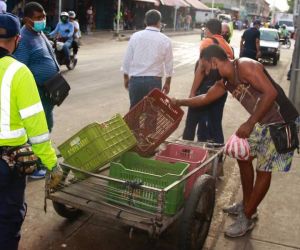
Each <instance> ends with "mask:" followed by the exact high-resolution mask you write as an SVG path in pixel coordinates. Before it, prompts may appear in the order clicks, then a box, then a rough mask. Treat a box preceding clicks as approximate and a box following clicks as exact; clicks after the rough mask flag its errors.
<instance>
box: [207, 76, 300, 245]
mask: <svg viewBox="0 0 300 250" xmlns="http://www.w3.org/2000/svg"><path fill="white" fill-rule="evenodd" d="M280 84H281V86H282V87H283V89H284V90H285V91H286V93H287V90H288V88H289V82H288V81H287V80H286V74H284V75H283V76H282V81H281V83H280ZM299 166H300V155H299V154H297V153H296V152H295V155H294V158H293V164H292V168H291V170H290V172H288V173H281V172H274V173H273V175H272V182H271V187H270V190H269V192H268V193H267V194H266V197H265V198H264V200H263V201H262V203H261V204H260V206H259V208H258V213H259V217H258V220H257V221H256V226H255V228H254V229H253V230H252V232H249V233H247V234H246V235H245V236H244V237H240V238H236V239H230V238H227V237H225V236H224V231H225V229H226V228H227V227H228V226H229V225H230V224H232V222H233V218H232V217H230V216H225V217H224V218H225V219H224V221H223V225H222V227H221V228H222V229H221V230H220V232H219V237H218V239H217V241H216V243H215V246H214V247H213V249H214V250H224V249H225V250H227V249H228V250H232V249H236V250H250V249H253V250H267V249H268V250H292V249H300V213H299V211H300V203H299V197H300V185H299V183H300V170H299ZM241 199H242V189H241V187H240V188H239V191H238V193H237V195H236V197H235V200H233V201H232V202H238V201H240V200H241Z"/></svg>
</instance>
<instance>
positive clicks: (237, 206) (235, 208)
mask: <svg viewBox="0 0 300 250" xmlns="http://www.w3.org/2000/svg"><path fill="white" fill-rule="evenodd" d="M243 211H244V205H243V202H242V201H240V202H238V203H233V204H232V205H230V206H228V207H224V208H223V212H224V213H226V214H229V215H234V216H238V215H239V214H240V213H241V212H243ZM257 217H258V213H257V211H256V212H255V213H254V214H252V216H251V219H257Z"/></svg>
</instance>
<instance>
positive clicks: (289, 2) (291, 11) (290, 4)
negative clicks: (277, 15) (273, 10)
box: [287, 0, 295, 13]
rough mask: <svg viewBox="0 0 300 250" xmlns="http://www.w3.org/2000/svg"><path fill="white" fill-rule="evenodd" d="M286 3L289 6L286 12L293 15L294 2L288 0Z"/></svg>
mask: <svg viewBox="0 0 300 250" xmlns="http://www.w3.org/2000/svg"><path fill="white" fill-rule="evenodd" d="M287 2H288V5H289V6H290V7H289V10H288V12H289V13H293V11H294V2H295V0H288V1H287Z"/></svg>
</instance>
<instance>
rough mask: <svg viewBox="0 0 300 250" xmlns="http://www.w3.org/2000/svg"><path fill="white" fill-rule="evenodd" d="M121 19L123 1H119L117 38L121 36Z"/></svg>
mask: <svg viewBox="0 0 300 250" xmlns="http://www.w3.org/2000/svg"><path fill="white" fill-rule="evenodd" d="M120 18H121V0H118V10H117V36H118V37H119V35H120Z"/></svg>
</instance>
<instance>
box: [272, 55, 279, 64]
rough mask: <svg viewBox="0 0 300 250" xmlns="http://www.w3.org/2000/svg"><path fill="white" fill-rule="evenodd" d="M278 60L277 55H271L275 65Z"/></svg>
mask: <svg viewBox="0 0 300 250" xmlns="http://www.w3.org/2000/svg"><path fill="white" fill-rule="evenodd" d="M277 62H278V59H277V56H274V57H273V65H274V66H276V65H277Z"/></svg>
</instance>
